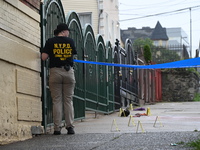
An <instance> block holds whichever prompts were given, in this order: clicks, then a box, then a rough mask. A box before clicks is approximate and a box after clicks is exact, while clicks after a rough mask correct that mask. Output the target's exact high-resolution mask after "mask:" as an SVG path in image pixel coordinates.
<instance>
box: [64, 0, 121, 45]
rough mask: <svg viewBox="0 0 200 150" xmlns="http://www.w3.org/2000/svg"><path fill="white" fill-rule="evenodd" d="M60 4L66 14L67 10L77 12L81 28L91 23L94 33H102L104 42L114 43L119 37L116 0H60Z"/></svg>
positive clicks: (117, 3)
mask: <svg viewBox="0 0 200 150" xmlns="http://www.w3.org/2000/svg"><path fill="white" fill-rule="evenodd" d="M62 4H63V8H64V12H65V14H66V15H67V14H68V13H69V11H75V12H76V13H78V15H79V18H80V21H81V25H82V28H84V27H85V25H86V24H91V26H92V28H93V30H94V35H97V34H100V35H102V37H103V38H104V40H105V42H107V41H110V42H111V44H112V45H114V43H115V40H116V39H120V25H119V2H118V0H84V1H82V0H62ZM69 4H70V5H69ZM72 4H73V5H72Z"/></svg>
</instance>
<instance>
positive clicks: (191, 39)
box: [189, 7, 192, 58]
mask: <svg viewBox="0 0 200 150" xmlns="http://www.w3.org/2000/svg"><path fill="white" fill-rule="evenodd" d="M189 9H190V58H192V14H191V7H190V8H189Z"/></svg>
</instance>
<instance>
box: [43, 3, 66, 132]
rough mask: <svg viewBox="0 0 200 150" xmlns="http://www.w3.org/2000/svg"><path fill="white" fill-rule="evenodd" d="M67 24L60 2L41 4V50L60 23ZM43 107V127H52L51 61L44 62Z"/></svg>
mask: <svg viewBox="0 0 200 150" xmlns="http://www.w3.org/2000/svg"><path fill="white" fill-rule="evenodd" d="M62 22H65V17H64V12H63V9H62V4H61V2H60V1H59V0H46V1H44V2H43V4H41V48H43V46H44V44H45V42H46V40H47V39H48V38H50V37H53V36H54V33H53V31H54V29H55V28H56V26H57V25H58V24H59V23H62ZM41 64H42V71H41V76H42V105H43V123H42V124H43V126H44V127H45V130H46V127H47V126H49V125H51V124H52V122H53V117H52V110H53V109H52V99H51V96H50V91H49V83H48V79H49V61H48V60H47V61H45V62H42V63H41Z"/></svg>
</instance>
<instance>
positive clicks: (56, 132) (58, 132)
mask: <svg viewBox="0 0 200 150" xmlns="http://www.w3.org/2000/svg"><path fill="white" fill-rule="evenodd" d="M53 134H54V135H60V134H61V132H60V131H54V133H53Z"/></svg>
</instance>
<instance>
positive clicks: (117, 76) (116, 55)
mask: <svg viewBox="0 0 200 150" xmlns="http://www.w3.org/2000/svg"><path fill="white" fill-rule="evenodd" d="M114 63H116V64H119V63H120V58H119V47H118V46H115V47H114ZM120 80H121V71H120V67H114V99H115V106H114V108H115V110H119V109H120V107H121V96H120Z"/></svg>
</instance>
